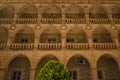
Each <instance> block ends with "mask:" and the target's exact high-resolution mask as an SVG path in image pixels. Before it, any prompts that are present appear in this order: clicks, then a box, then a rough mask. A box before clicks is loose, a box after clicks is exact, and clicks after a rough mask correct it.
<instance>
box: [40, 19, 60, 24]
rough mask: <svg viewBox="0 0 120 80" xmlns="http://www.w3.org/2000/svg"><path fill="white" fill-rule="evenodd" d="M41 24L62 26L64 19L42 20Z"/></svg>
mask: <svg viewBox="0 0 120 80" xmlns="http://www.w3.org/2000/svg"><path fill="white" fill-rule="evenodd" d="M41 23H43V24H44V23H47V24H52V23H54V24H60V23H62V19H50V18H49V19H41Z"/></svg>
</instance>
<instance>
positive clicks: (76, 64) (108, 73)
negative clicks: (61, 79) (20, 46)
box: [3, 54, 120, 80]
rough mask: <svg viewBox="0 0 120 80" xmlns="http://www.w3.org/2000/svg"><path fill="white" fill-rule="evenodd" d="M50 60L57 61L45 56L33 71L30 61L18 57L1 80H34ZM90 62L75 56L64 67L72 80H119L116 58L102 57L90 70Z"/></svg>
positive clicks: (52, 57)
mask: <svg viewBox="0 0 120 80" xmlns="http://www.w3.org/2000/svg"><path fill="white" fill-rule="evenodd" d="M50 60H59V59H58V58H57V57H55V56H54V55H50V54H49V55H46V56H44V57H43V58H42V59H41V60H40V61H39V63H38V64H37V66H36V69H34V70H33V69H31V66H32V65H31V62H30V60H29V59H28V58H27V57H26V56H25V55H18V56H16V57H15V58H14V59H12V60H11V61H10V62H9V64H8V67H7V69H6V72H5V76H4V79H3V80H35V78H36V76H37V74H38V72H39V71H40V69H41V68H42V67H43V66H44V65H45V64H46V63H47V62H48V61H50ZM90 62H91V61H89V60H88V59H86V58H85V57H84V56H82V55H80V54H77V55H74V56H72V57H71V58H69V60H68V61H67V62H66V64H65V67H66V68H67V69H68V70H69V72H70V75H71V77H72V78H73V80H95V79H97V80H120V67H119V63H118V61H117V60H116V58H114V57H112V56H110V55H103V56H101V57H100V58H99V59H98V61H97V63H96V68H92V67H91V65H93V64H92V63H90Z"/></svg>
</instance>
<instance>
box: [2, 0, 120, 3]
mask: <svg viewBox="0 0 120 80" xmlns="http://www.w3.org/2000/svg"><path fill="white" fill-rule="evenodd" d="M30 1H31V2H32V3H41V4H49V3H57V4H69V3H70V4H74V3H79V4H83V3H84V4H90V3H102V4H107V3H109V4H113V3H120V1H119V0H109V1H108V0H0V3H29V2H30Z"/></svg>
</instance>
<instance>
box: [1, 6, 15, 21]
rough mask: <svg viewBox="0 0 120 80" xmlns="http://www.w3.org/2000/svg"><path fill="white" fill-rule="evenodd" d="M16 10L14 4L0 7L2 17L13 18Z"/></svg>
mask: <svg viewBox="0 0 120 80" xmlns="http://www.w3.org/2000/svg"><path fill="white" fill-rule="evenodd" d="M14 13H15V10H14V8H13V6H11V5H7V6H4V7H1V8H0V18H7V19H13V18H14Z"/></svg>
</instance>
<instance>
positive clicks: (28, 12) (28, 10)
mask: <svg viewBox="0 0 120 80" xmlns="http://www.w3.org/2000/svg"><path fill="white" fill-rule="evenodd" d="M19 18H38V10H37V8H36V6H34V5H25V6H24V7H23V8H21V10H20V14H19Z"/></svg>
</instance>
